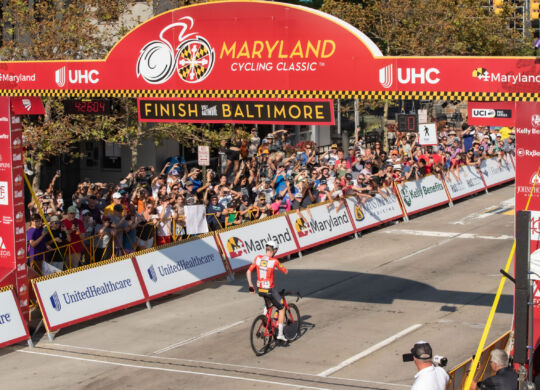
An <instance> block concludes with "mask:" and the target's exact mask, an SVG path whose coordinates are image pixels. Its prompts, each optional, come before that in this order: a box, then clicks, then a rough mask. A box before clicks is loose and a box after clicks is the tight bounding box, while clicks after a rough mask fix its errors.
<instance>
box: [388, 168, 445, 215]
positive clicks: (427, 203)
mask: <svg viewBox="0 0 540 390" xmlns="http://www.w3.org/2000/svg"><path fill="white" fill-rule="evenodd" d="M396 187H397V189H398V194H399V197H400V200H401V202H402V205H403V207H404V209H405V210H404V211H405V213H406V215H412V214H416V213H419V212H422V211H424V210H427V209H430V208H434V207H438V206H441V205H443V204H447V203H448V202H449V201H450V199H448V194H447V193H446V189H445V187H444V183H443V182H442V180H441V179H439V178H438V177H437V176H435V175H428V176H425V177H423V178H421V179H419V180H416V181H406V182H403V183H399V184H396Z"/></svg>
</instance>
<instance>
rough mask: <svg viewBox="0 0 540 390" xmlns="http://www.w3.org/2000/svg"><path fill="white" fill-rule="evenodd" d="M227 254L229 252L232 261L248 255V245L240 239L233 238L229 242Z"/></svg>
mask: <svg viewBox="0 0 540 390" xmlns="http://www.w3.org/2000/svg"><path fill="white" fill-rule="evenodd" d="M227 252H229V256H230V257H231V259H234V258H235V257H238V256H242V255H243V254H247V250H246V245H245V244H244V241H242V240H241V239H239V238H238V237H231V238H229V239H228V240H227Z"/></svg>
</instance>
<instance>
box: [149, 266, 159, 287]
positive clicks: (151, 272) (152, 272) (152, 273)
mask: <svg viewBox="0 0 540 390" xmlns="http://www.w3.org/2000/svg"><path fill="white" fill-rule="evenodd" d="M147 271H148V276H150V279H152V282H154V283H156V282H157V273H156V270H155V268H154V265H153V264H152V265H151V266H150V267H149V268H148V270H147Z"/></svg>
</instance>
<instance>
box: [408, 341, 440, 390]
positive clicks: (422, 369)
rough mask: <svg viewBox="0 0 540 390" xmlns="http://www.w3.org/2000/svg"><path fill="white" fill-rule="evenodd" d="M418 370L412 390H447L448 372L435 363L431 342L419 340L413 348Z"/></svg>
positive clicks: (412, 351)
mask: <svg viewBox="0 0 540 390" xmlns="http://www.w3.org/2000/svg"><path fill="white" fill-rule="evenodd" d="M411 353H412V355H413V358H414V364H415V365H416V368H417V369H418V372H417V373H416V375H415V376H414V383H413V385H412V387H411V390H445V389H446V384H447V383H448V379H449V377H448V374H447V373H446V371H445V370H444V368H442V367H438V366H434V365H433V361H432V358H433V352H432V350H431V346H430V345H429V343H427V342H425V341H419V342H417V343H416V344H414V347H413V348H412V349H411Z"/></svg>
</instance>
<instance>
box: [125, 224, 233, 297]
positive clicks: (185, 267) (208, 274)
mask: <svg viewBox="0 0 540 390" xmlns="http://www.w3.org/2000/svg"><path fill="white" fill-rule="evenodd" d="M216 240H217V237H216V236H215V234H214V233H213V232H211V233H207V234H205V235H203V236H200V237H194V238H191V239H189V240H185V241H182V242H178V243H172V244H168V245H166V246H164V247H160V249H159V250H155V249H149V250H146V251H143V252H138V253H137V254H136V257H135V261H136V263H137V266H138V267H139V269H140V270H141V274H142V281H143V283H144V285H145V286H146V290H147V291H148V296H149V299H155V298H158V297H161V296H164V295H167V294H171V293H173V292H176V291H180V290H183V289H186V288H189V287H192V286H195V285H198V284H201V283H204V282H206V281H209V280H212V279H216V278H219V277H222V276H225V275H226V274H227V269H226V265H225V264H224V260H223V259H222V257H221V253H220V250H219V248H218V245H217V242H216ZM225 261H226V260H225Z"/></svg>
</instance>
